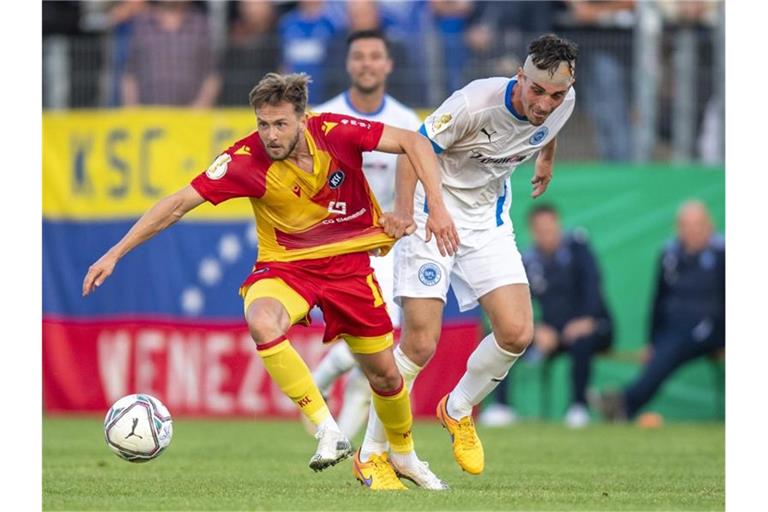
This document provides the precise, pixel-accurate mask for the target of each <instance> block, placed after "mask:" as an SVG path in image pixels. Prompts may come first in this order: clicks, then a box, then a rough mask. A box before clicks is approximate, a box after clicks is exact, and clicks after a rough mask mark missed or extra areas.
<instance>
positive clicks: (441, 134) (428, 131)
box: [419, 91, 471, 151]
mask: <svg viewBox="0 0 768 512" xmlns="http://www.w3.org/2000/svg"><path fill="white" fill-rule="evenodd" d="M470 124H471V116H470V114H469V111H468V106H467V98H466V96H465V95H464V93H463V92H462V91H456V92H454V93H453V94H452V95H451V96H450V97H449V98H448V99H447V100H445V101H444V102H443V104H442V105H440V106H439V107H438V108H437V110H435V111H434V112H432V113H431V114H430V115H429V116H428V117H427V118H426V119H425V120H424V124H423V125H422V128H420V130H419V131H420V132H421V134H422V135H425V136H426V137H427V138H428V139H429V140H431V141H432V145H433V146H437V147H438V148H439V149H440V150H442V151H444V150H446V149H448V148H450V147H451V146H452V145H453V144H454V143H455V142H456V141H458V140H461V139H462V138H464V137H465V136H466V135H467V134H468V133H470V132H471V128H470ZM438 148H435V150H437V149H438Z"/></svg>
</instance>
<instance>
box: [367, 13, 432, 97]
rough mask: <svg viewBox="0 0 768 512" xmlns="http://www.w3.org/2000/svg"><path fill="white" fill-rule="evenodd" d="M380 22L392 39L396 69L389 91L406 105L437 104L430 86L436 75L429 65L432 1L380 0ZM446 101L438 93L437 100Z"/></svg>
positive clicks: (390, 81)
mask: <svg viewBox="0 0 768 512" xmlns="http://www.w3.org/2000/svg"><path fill="white" fill-rule="evenodd" d="M377 6H378V14H379V24H380V28H381V30H383V31H384V33H385V35H386V36H387V39H389V42H390V55H391V57H392V60H393V61H394V63H395V70H394V71H393V72H392V74H391V75H390V76H389V79H388V81H387V90H388V91H389V93H390V94H391V95H392V96H394V97H396V98H398V99H399V100H400V101H402V102H403V103H404V104H406V105H410V106H412V107H413V106H422V107H430V108H431V107H433V106H434V105H431V104H430V97H429V93H428V92H429V89H430V86H429V84H430V82H431V80H432V79H433V76H434V75H433V74H430V69H429V66H428V65H427V62H428V61H427V47H428V46H429V45H428V44H427V34H428V33H429V32H430V30H431V28H430V27H431V26H432V25H431V23H432V22H431V13H430V9H429V4H428V3H427V2H424V1H421V0H387V1H385V2H377ZM440 101H442V96H441V95H436V97H435V98H433V102H435V103H436V102H440Z"/></svg>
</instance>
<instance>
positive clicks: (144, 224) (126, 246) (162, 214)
mask: <svg viewBox="0 0 768 512" xmlns="http://www.w3.org/2000/svg"><path fill="white" fill-rule="evenodd" d="M204 201H205V200H204V199H203V198H202V197H201V196H200V194H198V193H197V191H196V190H195V189H194V188H192V186H190V185H187V186H186V187H184V188H183V189H181V190H179V191H178V192H175V193H173V194H171V195H170V196H167V197H164V198H163V199H161V200H160V201H158V202H157V203H155V205H154V206H152V208H150V209H149V210H147V211H146V212H145V213H144V215H142V216H141V218H140V219H139V220H137V221H136V224H134V225H133V226H132V227H131V229H130V230H129V231H128V233H126V235H125V236H124V237H123V238H122V240H120V241H119V242H117V243H116V244H115V245H113V246H112V248H110V249H109V250H108V251H107V252H106V253H105V254H104V255H103V256H102V257H101V258H99V259H98V260H97V261H96V262H95V263H94V264H93V265H91V266H90V267H89V268H88V273H87V274H86V275H85V279H83V296H86V295H88V294H89V293H91V292H92V291H93V290H95V289H96V288H98V287H99V286H101V283H103V282H104V280H105V279H106V278H107V277H109V276H110V274H112V272H113V271H114V269H115V265H117V262H118V260H120V258H122V257H123V256H125V255H126V254H127V253H128V252H129V251H130V250H132V249H133V248H134V247H136V246H137V245H139V244H141V243H142V242H145V241H147V240H149V239H150V238H152V237H153V236H155V235H156V234H158V233H159V232H161V231H162V230H164V229H165V228H167V227H169V226H171V225H173V224H174V223H175V222H176V221H178V220H179V219H181V218H182V217H183V216H184V215H185V214H186V213H187V212H189V211H190V210H192V209H193V208H195V207H197V206H199V205H200V204H202V203H203V202H204Z"/></svg>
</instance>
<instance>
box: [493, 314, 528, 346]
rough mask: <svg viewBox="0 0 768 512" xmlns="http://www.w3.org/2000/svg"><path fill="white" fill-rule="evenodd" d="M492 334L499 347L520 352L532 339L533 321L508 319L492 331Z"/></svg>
mask: <svg viewBox="0 0 768 512" xmlns="http://www.w3.org/2000/svg"><path fill="white" fill-rule="evenodd" d="M497 331H498V332H497ZM494 335H495V337H496V343H498V344H499V347H501V348H502V349H504V350H506V351H507V352H512V353H513V354H520V353H521V352H523V351H524V350H525V349H526V348H528V346H529V345H530V344H531V342H532V341H533V322H532V321H525V320H523V321H519V320H510V321H507V322H505V323H504V324H503V325H502V326H501V327H500V328H499V329H497V330H496V331H494Z"/></svg>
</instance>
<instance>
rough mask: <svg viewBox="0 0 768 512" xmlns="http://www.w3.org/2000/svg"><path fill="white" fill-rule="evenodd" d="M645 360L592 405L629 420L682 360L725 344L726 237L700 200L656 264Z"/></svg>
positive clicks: (686, 210)
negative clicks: (624, 383) (621, 386)
mask: <svg viewBox="0 0 768 512" xmlns="http://www.w3.org/2000/svg"><path fill="white" fill-rule="evenodd" d="M651 311H652V314H651V325H650V339H651V346H650V347H649V349H648V350H649V358H648V361H647V363H646V364H645V366H644V367H643V369H642V372H641V374H640V376H639V377H638V378H637V379H636V380H635V381H634V382H632V383H631V384H630V385H629V386H627V387H626V388H624V390H623V391H621V392H618V393H603V394H602V395H598V396H597V397H596V398H597V400H596V403H595V406H596V407H597V408H599V409H600V411H601V412H602V414H603V415H604V417H605V418H606V419H608V420H610V421H620V420H626V419H632V418H634V417H635V416H636V415H637V413H638V411H639V410H640V409H641V408H642V407H643V406H644V405H645V404H647V403H648V402H649V401H650V400H651V399H652V398H653V397H654V396H655V394H656V392H657V391H658V390H659V388H660V387H661V385H662V384H663V383H664V381H666V380H667V378H669V377H670V376H671V375H672V373H673V372H674V371H675V370H677V369H678V368H679V367H680V366H682V365H683V364H685V363H687V362H689V361H691V360H693V359H695V358H697V357H701V356H704V355H707V354H710V353H712V352H717V351H720V350H722V349H724V348H725V241H724V240H723V238H722V237H721V236H719V235H716V234H714V233H713V226H712V219H711V217H710V215H709V212H708V211H707V208H706V206H705V205H704V204H703V203H701V202H699V201H689V202H686V203H684V204H683V205H682V206H681V207H680V210H679V213H678V216H677V237H676V238H675V239H674V240H673V241H671V242H669V243H668V244H667V245H666V247H664V249H663V251H662V253H661V257H660V258H659V262H658V265H657V277H656V291H655V294H654V298H653V305H652V310H651Z"/></svg>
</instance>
